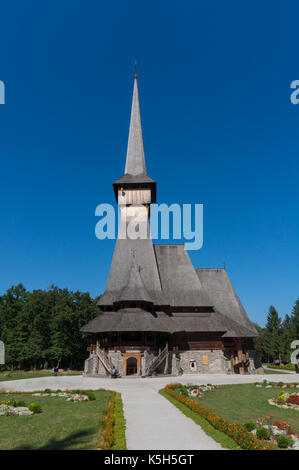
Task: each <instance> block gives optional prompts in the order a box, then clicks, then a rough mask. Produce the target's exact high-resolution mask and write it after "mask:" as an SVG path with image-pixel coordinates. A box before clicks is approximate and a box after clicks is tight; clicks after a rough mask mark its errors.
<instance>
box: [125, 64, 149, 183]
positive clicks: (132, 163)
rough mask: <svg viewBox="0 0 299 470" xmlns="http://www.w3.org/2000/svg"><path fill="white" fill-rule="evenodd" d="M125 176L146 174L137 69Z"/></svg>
mask: <svg viewBox="0 0 299 470" xmlns="http://www.w3.org/2000/svg"><path fill="white" fill-rule="evenodd" d="M125 174H129V175H144V174H146V166H145V158H144V149H143V139H142V127H141V118H140V107H139V96H138V85H137V73H136V68H135V76H134V89H133V100H132V109H131V121H130V131H129V140H128V148H127V158H126V167H125Z"/></svg>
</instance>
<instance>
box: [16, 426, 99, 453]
mask: <svg viewBox="0 0 299 470" xmlns="http://www.w3.org/2000/svg"><path fill="white" fill-rule="evenodd" d="M92 434H93V435H94V428H90V429H86V430H85V431H79V432H73V433H72V434H69V435H68V436H66V437H65V438H63V439H55V438H52V439H50V440H49V441H48V442H47V443H46V444H45V445H43V446H41V447H35V446H30V445H26V444H24V445H22V446H18V447H15V448H13V449H12V450H67V449H72V448H73V447H75V450H76V446H78V450H79V448H80V446H79V445H80V444H81V445H82V444H83V448H86V447H85V446H84V444H85V445H86V446H87V447H88V443H87V442H86V441H85V439H83V441H82V438H86V437H88V436H90V435H92Z"/></svg>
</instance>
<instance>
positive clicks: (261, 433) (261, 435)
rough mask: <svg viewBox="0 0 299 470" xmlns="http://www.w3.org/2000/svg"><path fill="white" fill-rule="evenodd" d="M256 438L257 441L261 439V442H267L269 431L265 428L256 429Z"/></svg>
mask: <svg viewBox="0 0 299 470" xmlns="http://www.w3.org/2000/svg"><path fill="white" fill-rule="evenodd" d="M256 437H257V438H258V439H262V440H268V439H270V431H269V429H267V428H263V427H261V428H258V430H257V431H256Z"/></svg>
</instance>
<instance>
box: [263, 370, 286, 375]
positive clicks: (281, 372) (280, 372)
mask: <svg viewBox="0 0 299 470" xmlns="http://www.w3.org/2000/svg"><path fill="white" fill-rule="evenodd" d="M264 373H265V374H267V375H272V374H280V375H281V374H285V375H289V374H288V373H287V372H285V371H283V370H281V371H278V370H268V369H264Z"/></svg>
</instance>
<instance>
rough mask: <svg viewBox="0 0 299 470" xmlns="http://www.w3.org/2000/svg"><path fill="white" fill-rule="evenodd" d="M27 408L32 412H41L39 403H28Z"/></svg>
mask: <svg viewBox="0 0 299 470" xmlns="http://www.w3.org/2000/svg"><path fill="white" fill-rule="evenodd" d="M28 408H29V410H30V411H32V412H33V413H34V414H36V413H41V412H42V409H41V407H40V406H39V405H37V404H36V403H30V405H29V406H28Z"/></svg>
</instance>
